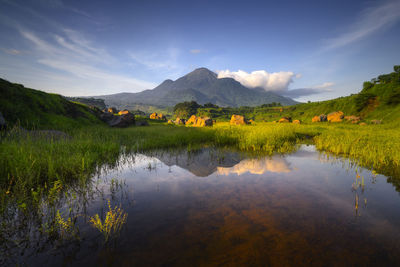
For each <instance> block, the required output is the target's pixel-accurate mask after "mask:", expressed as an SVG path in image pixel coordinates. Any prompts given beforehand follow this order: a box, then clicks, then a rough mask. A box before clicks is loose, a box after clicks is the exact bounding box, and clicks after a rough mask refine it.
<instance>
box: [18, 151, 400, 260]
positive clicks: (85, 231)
mask: <svg viewBox="0 0 400 267" xmlns="http://www.w3.org/2000/svg"><path fill="white" fill-rule="evenodd" d="M96 179H98V180H97V183H96V190H94V192H95V193H93V194H91V197H90V198H89V199H86V202H85V205H84V206H85V208H84V209H81V211H80V212H81V213H84V214H86V215H93V214H95V213H100V214H101V212H104V207H106V202H107V200H108V199H111V200H112V203H113V205H119V204H121V206H122V208H123V209H124V210H125V211H126V212H127V213H128V220H127V223H126V226H125V227H124V228H123V230H122V232H121V235H120V237H119V238H118V239H117V240H116V241H115V242H113V244H112V245H111V246H110V245H109V246H103V245H101V242H102V241H101V240H102V239H101V236H100V234H99V233H98V232H96V229H94V228H92V227H91V226H90V225H89V224H88V223H87V217H85V216H81V217H80V219H79V220H80V224H81V225H80V226H79V227H80V234H81V235H82V236H83V237H82V240H81V241H80V242H79V243H78V244H75V243H74V244H70V245H69V246H64V247H60V248H52V249H49V250H47V251H44V252H41V253H39V254H34V255H31V256H29V258H26V259H25V260H24V261H25V262H28V264H33V265H61V264H67V265H70V264H71V265H82V266H83V265H118V266H121V265H125V266H214V265H218V266H221V265H222V266H244V265H250V266H268V265H274V266H299V265H314V266H330V265H333V266H348V265H380V266H394V265H400V196H399V193H398V192H397V191H396V190H395V187H394V186H393V185H392V184H390V183H388V182H387V178H386V177H385V176H382V175H377V174H374V173H371V171H369V170H366V169H363V168H360V167H357V166H355V165H352V164H351V163H349V162H348V161H347V160H341V159H329V158H328V157H327V156H326V155H323V154H320V153H319V152H317V151H315V148H314V147H313V146H306V145H303V146H301V147H300V149H299V150H298V151H297V152H295V153H293V154H289V155H276V156H272V157H256V158H254V157H253V158H252V157H246V156H244V155H242V154H239V153H237V152H234V151H231V150H215V149H210V148H204V149H201V150H199V151H196V152H190V153H189V152H187V151H183V152H177V151H175V152H153V153H151V154H148V155H144V154H135V155H131V156H129V157H126V156H125V157H124V158H121V161H120V165H119V166H118V168H115V169H111V170H108V171H107V172H104V173H103V174H101V175H100V177H98V178H96ZM66 208H67V205H66V206H65V209H66Z"/></svg>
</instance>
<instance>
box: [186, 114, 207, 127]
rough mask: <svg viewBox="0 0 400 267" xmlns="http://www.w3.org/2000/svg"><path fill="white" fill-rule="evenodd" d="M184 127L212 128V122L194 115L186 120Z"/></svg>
mask: <svg viewBox="0 0 400 267" xmlns="http://www.w3.org/2000/svg"><path fill="white" fill-rule="evenodd" d="M186 125H192V126H195V127H205V126H212V125H213V121H212V119H210V118H209V117H197V116H196V115H192V116H191V117H190V118H189V119H188V120H187V122H186Z"/></svg>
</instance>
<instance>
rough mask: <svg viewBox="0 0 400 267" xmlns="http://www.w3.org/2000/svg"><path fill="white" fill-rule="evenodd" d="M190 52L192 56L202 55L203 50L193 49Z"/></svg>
mask: <svg viewBox="0 0 400 267" xmlns="http://www.w3.org/2000/svg"><path fill="white" fill-rule="evenodd" d="M189 52H190V53H191V54H200V53H201V50H200V49H191V50H190V51H189Z"/></svg>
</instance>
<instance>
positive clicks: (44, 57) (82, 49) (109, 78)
mask: <svg viewBox="0 0 400 267" xmlns="http://www.w3.org/2000/svg"><path fill="white" fill-rule="evenodd" d="M63 32H64V33H65V35H64V36H61V35H58V34H56V35H53V37H54V40H44V39H43V38H40V37H39V36H38V35H37V34H35V33H33V32H31V31H28V30H25V29H21V30H20V33H21V35H22V36H23V37H24V38H25V39H26V40H28V41H30V42H31V43H32V44H33V45H34V46H33V47H34V49H35V52H36V55H37V62H38V63H40V64H42V65H45V66H47V67H50V68H53V69H56V70H59V71H63V72H67V73H69V74H72V75H73V76H74V77H75V78H78V79H79V82H80V83H81V86H82V90H84V89H93V88H97V89H98V90H103V91H104V90H105V89H109V90H113V91H115V90H123V91H139V90H143V89H149V88H153V87H154V86H155V84H154V83H150V82H146V81H142V80H138V79H135V78H132V77H128V76H124V75H121V74H115V73H112V72H110V71H107V70H106V69H107V63H112V61H113V60H114V58H113V57H112V56H111V55H109V54H108V53H107V52H106V51H105V50H104V49H101V48H97V47H95V46H93V45H92V44H91V42H90V41H89V40H87V39H86V38H84V37H83V35H81V34H79V33H78V32H76V31H72V30H63ZM99 64H100V66H103V67H99ZM70 79H74V78H73V77H71V78H70ZM84 94H86V93H83V92H82V95H84ZM91 94H96V92H92V93H91Z"/></svg>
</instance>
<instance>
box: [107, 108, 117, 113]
mask: <svg viewBox="0 0 400 267" xmlns="http://www.w3.org/2000/svg"><path fill="white" fill-rule="evenodd" d="M107 111H108V112H110V113H112V114H116V113H118V110H117V109H116V108H114V107H112V108H108V109H107Z"/></svg>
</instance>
